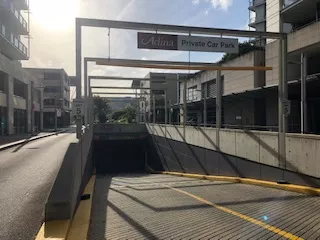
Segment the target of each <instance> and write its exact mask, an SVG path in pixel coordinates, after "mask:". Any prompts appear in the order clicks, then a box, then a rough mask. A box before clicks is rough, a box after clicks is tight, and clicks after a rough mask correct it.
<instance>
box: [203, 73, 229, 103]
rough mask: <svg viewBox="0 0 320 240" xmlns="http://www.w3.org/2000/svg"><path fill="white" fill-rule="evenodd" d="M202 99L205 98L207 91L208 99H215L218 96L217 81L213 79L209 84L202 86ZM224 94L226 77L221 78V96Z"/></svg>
mask: <svg viewBox="0 0 320 240" xmlns="http://www.w3.org/2000/svg"><path fill="white" fill-rule="evenodd" d="M201 90H202V91H201V97H202V98H204V96H205V91H206V92H207V98H215V97H216V96H217V80H216V79H213V80H211V81H209V82H206V83H202V84H201ZM223 94H224V76H221V95H223Z"/></svg>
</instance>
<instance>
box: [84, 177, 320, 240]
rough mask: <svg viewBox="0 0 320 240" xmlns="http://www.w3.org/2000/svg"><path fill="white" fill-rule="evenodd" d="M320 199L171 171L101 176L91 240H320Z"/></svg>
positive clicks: (97, 183)
mask: <svg viewBox="0 0 320 240" xmlns="http://www.w3.org/2000/svg"><path fill="white" fill-rule="evenodd" d="M319 216H320V198H319V197H315V196H307V195H302V194H299V193H293V192H287V191H283V190H278V189H272V188H264V187H259V186H253V185H246V184H239V183H230V182H218V181H207V180H198V179H190V178H182V177H173V176H167V175H122V176H121V175H119V176H115V177H112V176H97V179H96V184H95V190H94V196H93V205H92V215H91V229H90V235H89V236H90V239H91V240H106V239H123V240H125V239H186V240H187V239H188V240H190V239H198V240H202V239H232V240H235V239H243V240H246V239H253V240H261V239H263V240H264V239H296V240H303V239H312V240H316V239H320V218H319Z"/></svg>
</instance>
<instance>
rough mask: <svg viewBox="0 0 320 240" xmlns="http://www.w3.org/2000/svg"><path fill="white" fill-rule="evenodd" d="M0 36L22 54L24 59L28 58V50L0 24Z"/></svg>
mask: <svg viewBox="0 0 320 240" xmlns="http://www.w3.org/2000/svg"><path fill="white" fill-rule="evenodd" d="M0 35H1V36H2V37H3V38H5V39H6V40H7V41H8V42H10V43H11V45H12V46H13V47H15V48H16V49H17V50H19V51H20V52H21V53H23V54H24V55H25V56H26V57H28V48H27V47H26V46H25V45H24V44H23V43H22V42H21V41H20V40H19V38H17V37H16V36H15V35H13V34H12V33H10V32H9V31H8V30H7V28H6V26H4V25H3V24H2V23H1V22H0Z"/></svg>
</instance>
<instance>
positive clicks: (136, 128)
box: [93, 124, 147, 134]
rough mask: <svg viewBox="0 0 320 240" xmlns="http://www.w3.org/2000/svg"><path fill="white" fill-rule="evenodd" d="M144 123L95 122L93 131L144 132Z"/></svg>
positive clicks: (145, 130)
mask: <svg viewBox="0 0 320 240" xmlns="http://www.w3.org/2000/svg"><path fill="white" fill-rule="evenodd" d="M146 132H147V129H146V126H145V124H95V125H94V127H93V133H97V134H99V133H146Z"/></svg>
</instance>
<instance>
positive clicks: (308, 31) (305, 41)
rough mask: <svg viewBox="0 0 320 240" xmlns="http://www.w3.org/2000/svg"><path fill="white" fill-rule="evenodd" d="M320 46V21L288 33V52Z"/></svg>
mask: <svg viewBox="0 0 320 240" xmlns="http://www.w3.org/2000/svg"><path fill="white" fill-rule="evenodd" d="M306 48H312V49H315V48H320V21H318V22H312V23H310V24H308V25H306V26H303V27H301V28H299V29H296V31H294V32H292V33H290V34H288V52H294V51H298V50H301V49H305V50H307V49H306Z"/></svg>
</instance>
